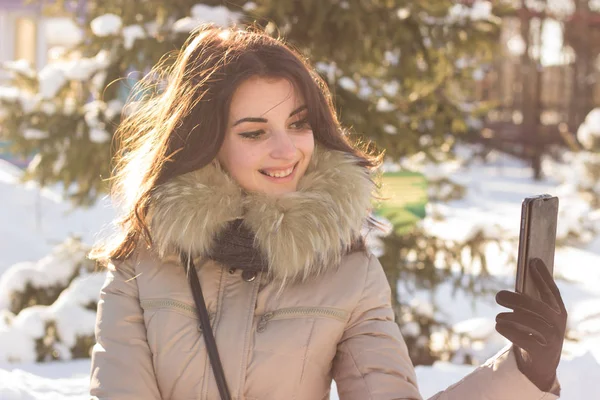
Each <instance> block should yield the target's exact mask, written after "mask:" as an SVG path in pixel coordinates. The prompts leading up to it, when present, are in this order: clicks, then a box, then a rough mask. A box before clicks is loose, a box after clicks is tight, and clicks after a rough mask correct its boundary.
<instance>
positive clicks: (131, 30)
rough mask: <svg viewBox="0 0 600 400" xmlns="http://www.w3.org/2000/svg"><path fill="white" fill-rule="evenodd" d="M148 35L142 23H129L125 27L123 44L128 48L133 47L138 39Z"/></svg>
mask: <svg viewBox="0 0 600 400" xmlns="http://www.w3.org/2000/svg"><path fill="white" fill-rule="evenodd" d="M145 37H146V32H144V28H142V26H141V25H137V24H136V25H129V26H126V27H125V28H123V46H125V48H126V49H127V50H131V48H133V44H134V43H135V41H136V40H137V39H143V38H145Z"/></svg>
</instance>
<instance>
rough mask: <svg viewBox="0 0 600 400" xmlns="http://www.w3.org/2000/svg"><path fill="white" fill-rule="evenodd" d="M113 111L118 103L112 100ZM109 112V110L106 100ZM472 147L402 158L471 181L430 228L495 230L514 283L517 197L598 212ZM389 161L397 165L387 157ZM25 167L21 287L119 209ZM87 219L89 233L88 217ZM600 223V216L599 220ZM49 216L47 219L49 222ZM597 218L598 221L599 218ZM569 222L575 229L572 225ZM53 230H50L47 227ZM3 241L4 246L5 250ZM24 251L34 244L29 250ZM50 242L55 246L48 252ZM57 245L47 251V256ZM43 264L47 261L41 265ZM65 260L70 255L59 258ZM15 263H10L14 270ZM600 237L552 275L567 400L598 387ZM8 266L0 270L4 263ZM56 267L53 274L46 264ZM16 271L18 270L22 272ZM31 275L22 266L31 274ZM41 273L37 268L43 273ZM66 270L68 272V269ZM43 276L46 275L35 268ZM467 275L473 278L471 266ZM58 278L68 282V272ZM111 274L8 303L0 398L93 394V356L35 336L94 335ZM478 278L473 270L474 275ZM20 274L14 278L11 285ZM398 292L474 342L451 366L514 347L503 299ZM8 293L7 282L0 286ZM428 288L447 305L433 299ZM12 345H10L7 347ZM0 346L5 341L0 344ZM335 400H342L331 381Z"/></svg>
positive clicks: (451, 379)
mask: <svg viewBox="0 0 600 400" xmlns="http://www.w3.org/2000/svg"><path fill="white" fill-rule="evenodd" d="M114 107H115V111H116V110H118V109H119V105H118V104H115V105H114ZM107 109H108V108H107ZM473 152H474V149H473V148H458V151H457V153H458V155H459V157H458V159H457V160H456V161H452V162H448V163H444V164H440V165H437V166H436V165H434V164H430V163H428V162H427V161H426V158H425V157H423V156H422V155H417V156H414V157H412V158H411V159H406V160H403V166H404V167H407V166H410V167H412V169H414V170H420V171H423V172H425V174H426V175H427V176H428V177H429V179H439V178H441V177H449V178H450V179H451V180H452V181H453V182H457V183H461V184H464V185H466V186H467V187H468V191H467V194H466V196H465V197H464V198H463V199H461V200H457V201H452V202H450V203H446V204H440V205H437V204H430V205H429V206H428V216H427V217H426V219H425V220H424V221H423V226H424V227H426V229H427V230H428V231H429V233H431V234H434V235H436V236H439V237H440V238H443V239H445V240H450V239H453V240H456V239H460V240H466V239H468V238H470V237H473V235H474V234H476V233H477V232H483V233H484V235H485V236H488V237H490V238H502V239H503V241H502V242H501V243H500V244H496V243H489V244H487V245H485V246H484V247H483V251H484V252H485V254H486V256H487V261H488V266H487V268H488V270H489V272H490V274H491V275H492V276H493V277H494V279H495V285H496V286H497V289H498V290H500V289H509V290H512V288H513V287H514V273H515V271H514V265H512V264H510V263H509V255H515V254H516V243H515V240H514V239H515V238H516V237H517V235H518V220H519V213H520V203H521V200H522V199H523V197H526V196H529V195H533V194H539V193H551V194H553V193H554V194H559V196H560V198H561V209H560V210H559V212H560V213H561V214H560V219H559V226H561V229H559V237H563V236H565V235H567V234H568V232H569V231H570V230H578V229H579V228H580V223H581V222H580V221H582V220H584V219H585V218H587V215H588V213H589V211H590V209H589V207H586V206H585V205H584V203H583V202H582V201H581V199H580V200H579V202H576V200H577V199H578V197H577V196H576V195H575V194H574V193H573V190H574V189H573V187H569V186H567V185H565V184H563V183H562V182H563V181H562V179H561V177H562V176H559V175H557V176H553V178H552V179H547V180H543V181H539V182H535V181H533V180H532V179H531V171H530V170H529V169H528V168H527V167H526V166H525V165H524V164H523V163H521V162H520V161H518V160H515V159H512V158H511V157H508V156H503V155H501V154H497V153H494V152H492V153H490V154H489V155H488V162H487V163H486V164H483V163H482V162H480V161H474V162H472V163H471V164H470V165H469V166H467V167H465V164H464V163H463V162H462V159H463V158H465V157H467V156H468V155H469V154H473ZM387 168H388V169H393V167H392V166H391V165H389V164H388V165H387ZM553 168H554V169H556V170H560V168H562V170H563V175H564V176H569V171H566V170H568V169H570V163H567V164H564V165H562V167H561V166H560V165H558V164H554V165H553ZM18 175H19V174H18V169H16V168H15V167H11V166H8V165H6V164H0V191H2V193H3V194H5V193H6V194H7V195H6V196H3V197H2V199H0V202H2V207H0V213H3V214H0V219H2V220H3V221H5V220H6V221H8V222H9V224H7V225H8V226H11V228H10V230H8V228H0V229H7V230H6V231H4V232H1V233H2V237H6V238H7V239H8V240H7V241H6V243H2V242H0V254H2V258H0V282H4V281H7V282H8V281H10V282H11V283H10V284H9V285H15V286H17V285H19V284H22V283H23V281H24V280H25V277H28V278H27V279H34V280H37V282H38V283H39V282H41V281H46V280H53V279H54V280H59V279H64V276H66V275H67V271H69V270H70V268H72V261H73V259H74V258H75V257H74V258H73V259H71V258H69V257H66V256H65V252H64V251H62V252H61V251H58V249H56V248H54V247H52V244H51V240H49V237H52V238H54V240H55V241H57V240H59V241H60V240H64V238H65V237H67V235H68V233H71V232H73V231H82V230H83V231H84V233H85V234H84V236H85V237H86V238H87V242H89V241H90V239H91V236H90V233H91V232H97V231H98V230H99V229H100V228H101V226H103V225H104V224H105V223H106V222H107V221H108V220H109V219H108V218H110V217H112V216H113V213H112V211H111V212H107V211H108V210H106V209H102V208H101V207H100V208H94V209H91V210H75V211H73V213H72V214H70V215H67V216H65V215H64V210H66V209H67V208H68V207H67V206H66V204H64V203H63V201H62V200H61V199H60V196H58V195H56V193H54V192H52V191H49V190H48V191H45V192H41V193H38V191H37V189H36V188H35V187H34V186H31V185H24V184H21V183H18ZM36 198H37V199H38V200H37V201H40V202H43V208H42V209H45V210H46V213H45V216H44V217H45V218H46V220H45V224H44V225H45V226H46V229H45V231H44V232H40V230H39V229H35V225H33V224H32V219H33V218H32V209H31V203H32V202H33V201H34V199H36ZM436 213H440V214H442V215H444V216H445V217H446V218H447V219H446V220H445V221H437V220H435V218H434V216H435V214H436ZM82 220H85V221H86V222H87V225H85V227H84V228H83V229H82V226H81V225H80V223H81V221H82ZM595 221H598V220H595ZM46 224H48V225H46ZM596 224H597V222H596ZM564 226H566V227H568V228H564ZM50 227H51V228H52V229H49V228H50ZM367 243H368V244H369V245H374V244H376V243H377V241H376V240H373V237H368V238H367ZM2 246H4V247H2ZM23 249H27V251H26V252H25V251H24V250H23ZM52 249H54V252H53V253H52V252H51V251H52ZM49 253H50V254H49ZM43 260H45V261H43ZM59 260H64V261H62V262H59ZM463 261H464V262H465V263H467V264H468V263H470V262H472V263H473V265H474V266H475V268H474V272H473V271H471V272H472V273H476V272H477V265H476V264H477V260H476V259H475V260H474V259H472V257H471V255H470V254H463ZM9 265H12V267H11V268H10V269H8V270H6V267H7V266H9ZM598 265H600V236H597V237H596V238H593V240H590V241H589V242H588V243H586V244H582V245H581V246H575V245H571V246H567V247H562V248H559V249H557V252H556V260H555V276H556V278H557V285H558V286H559V288H560V290H561V294H562V296H563V299H564V301H565V304H566V306H567V310H568V312H569V321H568V328H569V330H570V332H572V335H573V336H574V337H575V338H576V339H577V341H573V340H567V341H565V345H564V351H563V357H562V359H561V363H560V366H559V369H558V377H559V380H560V382H561V385H562V396H561V399H566V400H578V399H583V398H592V397H593V395H594V394H595V393H600V380H598V379H597V377H598V376H600V269H598ZM2 266H4V267H5V268H4V270H6V272H4V275H1V274H2V271H3V268H2ZM52 268H55V269H56V270H57V273H56V276H54V275H53V274H49V273H48V272H47V271H49V270H50V269H52ZM15 271H16V272H15ZM23 271H26V272H23ZM33 271H37V274H35V273H34V272H33ZM8 274H17V275H19V274H22V277H21V275H19V276H20V277H19V278H14V277H13V278H10V279H9V278H6V275H8ZM61 274H62V275H61ZM37 275H39V276H37ZM467 275H469V274H467ZM60 276H62V277H63V278H61V277H60ZM103 277H104V276H103V274H102V273H97V274H87V275H84V276H82V277H80V278H76V279H75V280H74V281H73V282H71V284H70V286H69V288H68V289H66V290H65V291H64V292H63V293H62V294H61V296H60V297H59V298H58V299H57V300H56V301H55V302H54V304H52V305H51V306H38V307H30V308H28V309H25V310H24V311H22V312H21V313H19V315H17V316H13V315H11V314H10V313H9V312H7V310H2V307H1V306H0V398H2V399H10V400H22V399H83V398H88V397H89V396H88V393H87V387H88V384H89V369H90V361H89V359H86V360H71V361H64V362H49V363H34V362H32V361H33V359H34V358H32V356H33V354H34V351H33V349H32V345H31V343H32V341H31V339H30V338H31V337H34V336H36V335H39V334H40V332H41V331H43V329H44V322H45V321H48V320H52V321H56V324H57V329H58V330H59V333H60V337H61V341H62V343H59V344H58V345H59V346H58V347H57V348H58V349H60V353H61V354H60V356H61V357H62V358H63V359H65V360H68V359H69V357H70V353H69V348H70V346H72V344H73V343H74V340H75V338H76V337H77V336H78V335H89V334H90V333H91V332H92V331H93V324H94V313H93V312H92V311H90V310H87V309H86V308H85V305H86V304H88V303H89V302H92V301H94V300H95V299H96V298H97V294H98V290H99V287H100V286H101V284H102V282H103ZM468 277H470V276H468ZM13 282H16V283H13ZM398 290H399V291H400V293H403V294H404V295H405V296H406V295H410V296H411V305H412V306H414V307H416V308H418V309H419V310H420V311H421V312H424V313H426V314H428V315H433V316H435V317H441V318H443V319H444V321H446V322H447V323H449V324H450V325H451V326H452V327H453V328H454V330H455V331H456V332H457V333H468V334H469V335H470V336H472V337H473V339H472V340H467V339H466V338H458V337H453V338H451V340H452V343H453V344H454V346H455V347H456V349H457V355H456V356H455V357H454V359H453V360H450V361H453V362H459V361H460V360H461V358H463V357H464V356H466V355H467V354H468V355H470V356H472V357H473V358H474V359H475V360H476V361H477V362H483V361H485V360H486V359H487V358H488V357H491V356H493V355H494V354H495V353H496V352H497V351H498V350H500V349H501V348H503V347H504V346H506V344H507V343H508V342H507V341H506V340H505V339H504V338H503V337H502V336H500V335H499V334H498V333H496V332H495V329H494V317H495V315H496V314H497V313H498V312H501V311H506V310H505V309H504V308H502V307H500V306H499V305H497V304H496V303H495V301H494V296H493V295H487V296H484V297H482V298H477V299H474V298H473V297H472V296H467V295H466V294H464V293H462V292H460V291H458V292H456V293H454V290H453V288H452V286H451V284H449V283H444V284H442V285H441V286H440V287H439V289H438V290H437V292H436V293H435V294H432V293H431V292H429V291H426V290H422V289H418V288H410V287H407V284H406V283H405V282H399V283H398ZM3 292H4V290H3V289H2V287H1V286H0V293H3ZM432 296H433V298H434V299H435V300H436V303H437V304H438V305H439V307H438V308H433V307H432ZM417 330H418V327H417V326H416V324H414V323H413V324H410V323H407V324H406V325H405V326H404V327H403V332H404V333H405V334H409V333H411V331H412V333H416V332H417ZM447 339H448V337H446V336H445V335H444V334H441V333H437V334H434V335H433V336H432V340H433V345H434V346H440V345H441V343H442V342H443V341H445V340H447ZM5 343H6V344H5ZM3 344H4V345H3ZM7 355H10V356H11V357H12V358H13V359H17V358H18V359H20V360H21V362H20V363H12V364H8V363H6V359H7V358H9V357H7ZM474 368H475V366H472V365H459V364H454V363H452V362H442V361H440V362H436V363H435V364H434V365H433V366H419V367H417V368H416V373H417V377H418V381H419V386H420V389H421V393H422V395H423V397H424V398H428V397H430V396H432V395H433V394H435V393H437V392H438V391H440V390H443V389H445V388H446V387H448V386H450V385H451V384H453V383H456V382H458V381H459V380H460V379H461V378H462V377H464V376H465V375H466V374H468V373H470V372H471V371H472V370H473V369H474ZM332 393H333V394H332V396H331V399H337V398H338V397H337V395H336V394H335V393H336V392H335V383H334V384H333V392H332Z"/></svg>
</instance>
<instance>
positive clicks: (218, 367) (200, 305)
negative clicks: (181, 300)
mask: <svg viewBox="0 0 600 400" xmlns="http://www.w3.org/2000/svg"><path fill="white" fill-rule="evenodd" d="M181 262H182V263H183V267H184V268H185V270H186V272H187V274H186V275H187V278H188V282H189V284H190V288H191V289H192V295H193V296H194V302H195V303H196V312H197V314H198V318H200V325H201V326H202V333H203V336H204V343H206V349H207V351H208V358H209V359H210V364H211V365H212V369H213V372H214V374H215V380H216V381H217V386H218V387H219V393H220V395H221V400H231V395H230V394H229V388H228V387H227V381H226V380H225V373H224V372H223V365H222V364H221V359H220V358H219V351H218V350H217V343H216V342H215V337H214V334H213V331H212V328H211V326H210V318H209V316H208V311H207V309H206V304H205V302H204V295H203V294H202V288H201V287H200V280H199V279H198V273H197V272H196V266H195V265H194V261H193V260H192V258H191V257H189V256H188V255H187V254H186V253H181Z"/></svg>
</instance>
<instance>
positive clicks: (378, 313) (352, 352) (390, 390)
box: [333, 254, 559, 400]
mask: <svg viewBox="0 0 600 400" xmlns="http://www.w3.org/2000/svg"><path fill="white" fill-rule="evenodd" d="M333 376H334V379H335V381H336V385H337V388H338V393H339V397H340V400H365V399H369V400H393V399H395V400H421V399H422V397H421V395H420V394H419V390H418V385H417V378H416V374H415V370H414V368H413V364H412V362H411V360H410V358H409V355H408V349H407V346H406V343H405V342H404V339H403V338H402V335H401V333H400V329H399V328H398V325H397V324H396V322H395V321H394V314H393V311H392V307H391V290H390V285H389V283H388V281H387V278H386V276H385V273H384V271H383V268H382V266H381V264H380V262H379V260H378V258H377V257H376V256H374V255H372V254H371V255H370V257H369V263H368V267H367V277H366V282H365V287H364V290H363V294H362V296H361V299H360V301H359V303H358V305H357V307H356V309H355V310H354V312H353V313H352V316H351V317H350V321H349V323H348V326H347V328H346V331H345V332H344V334H343V336H342V339H341V341H340V343H339V344H338V349H337V354H336V357H335V359H334V365H333ZM557 388H559V386H558V382H555V385H554V387H553V389H557ZM558 390H559V389H558ZM552 391H553V392H554V391H555V390H552ZM557 398H558V396H557V395H555V394H552V393H545V392H542V391H540V390H539V389H538V388H537V387H536V386H535V385H534V384H533V383H531V382H530V381H529V379H527V377H526V376H525V375H523V374H522V373H521V372H520V371H519V369H518V368H517V364H516V361H515V357H514V354H513V352H512V350H511V347H510V346H508V347H507V348H505V349H503V350H501V351H500V352H499V353H498V354H497V355H496V356H494V357H492V358H491V359H489V360H488V361H487V362H486V363H484V364H483V365H481V366H480V367H478V368H477V369H475V371H473V372H472V373H470V374H469V375H467V376H466V377H465V378H463V379H462V380H461V381H459V382H458V383H456V384H454V385H452V386H450V387H449V388H447V389H446V390H444V391H442V392H439V393H437V394H436V395H434V396H433V397H431V398H430V400H482V399H485V400H506V399H511V400H555V399H557Z"/></svg>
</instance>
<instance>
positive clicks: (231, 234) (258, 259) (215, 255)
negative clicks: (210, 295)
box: [208, 218, 267, 272]
mask: <svg viewBox="0 0 600 400" xmlns="http://www.w3.org/2000/svg"><path fill="white" fill-rule="evenodd" d="M242 222H243V219H240V218H238V219H236V220H234V221H231V222H230V223H229V224H228V225H227V227H226V228H225V229H224V230H223V231H221V232H220V234H219V235H218V236H217V239H216V240H215V245H214V247H213V248H212V249H211V250H210V252H209V254H208V257H209V258H210V259H212V260H215V261H217V262H219V263H221V264H223V265H225V266H227V267H229V268H236V269H241V270H249V271H255V272H260V271H264V270H266V267H267V262H266V260H265V259H264V257H263V256H262V254H261V252H260V249H258V248H257V247H254V246H253V243H254V236H255V235H254V233H252V231H251V230H249V229H248V228H246V227H245V226H244V224H243V223H242Z"/></svg>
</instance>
